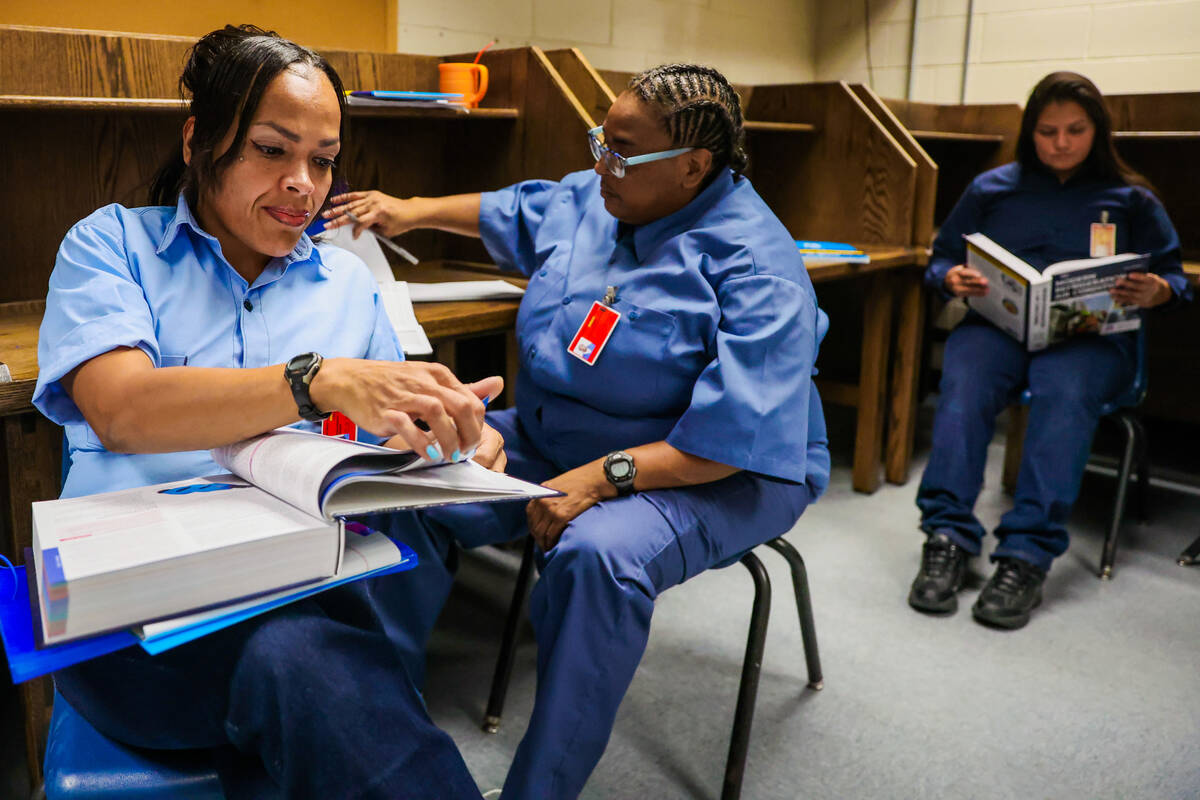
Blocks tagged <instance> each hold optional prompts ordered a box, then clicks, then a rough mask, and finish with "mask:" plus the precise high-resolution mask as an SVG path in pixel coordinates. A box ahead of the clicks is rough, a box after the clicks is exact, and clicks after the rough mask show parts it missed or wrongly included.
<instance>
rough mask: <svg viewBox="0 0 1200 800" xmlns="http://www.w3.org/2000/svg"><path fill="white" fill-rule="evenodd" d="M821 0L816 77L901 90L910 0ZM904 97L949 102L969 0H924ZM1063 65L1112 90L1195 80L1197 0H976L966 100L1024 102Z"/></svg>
mask: <svg viewBox="0 0 1200 800" xmlns="http://www.w3.org/2000/svg"><path fill="white" fill-rule="evenodd" d="M866 5H867V6H868V7H869V14H870V28H869V34H870V41H871V59H870V60H871V69H870V74H869V75H868V68H867V49H866V40H867V32H868V28H867V27H866V26H865V25H864V18H865V17H866V13H864V3H863V2H861V0H819V8H818V14H817V16H818V20H817V25H818V37H817V46H816V60H815V74H816V78H817V80H834V79H844V80H850V81H861V82H865V83H870V84H871V85H872V86H873V87H874V88H875V90H876V92H878V93H879V94H881V95H883V96H884V97H904V91H905V86H906V75H907V64H908V49H909V30H910V24H911V21H912V8H913V0H869V2H868V3H867V4H866ZM920 5H921V13H920V17H919V18H918V20H917V48H916V58H915V64H914V71H915V78H916V80H915V84H914V87H913V88H914V92H913V96H912V98H911V99H913V100H924V101H930V102H938V103H956V102H958V100H959V91H960V88H961V77H962V71H963V70H962V63H963V54H964V35H965V32H966V29H967V0H921V4H920ZM1059 69H1069V70H1073V71H1075V72H1081V73H1083V74H1084V75H1087V76H1088V77H1089V78H1091V79H1092V80H1093V81H1095V83H1096V85H1097V86H1099V87H1100V90H1101V91H1102V92H1105V93H1109V94H1125V93H1136V92H1172V91H1197V90H1200V0H1132V1H1131V0H975V2H974V8H973V13H972V20H971V55H970V61H969V64H968V70H967V92H966V100H967V102H977V103H978V102H1018V103H1024V101H1025V99H1026V97H1027V96H1028V94H1029V90H1030V89H1032V88H1033V85H1034V84H1035V83H1037V81H1038V79H1040V78H1041V77H1042V76H1043V75H1045V74H1046V73H1048V72H1053V71H1055V70H1059Z"/></svg>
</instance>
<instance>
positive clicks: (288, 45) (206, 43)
mask: <svg viewBox="0 0 1200 800" xmlns="http://www.w3.org/2000/svg"><path fill="white" fill-rule="evenodd" d="M293 64H302V65H304V66H307V67H312V68H313V69H319V70H321V71H322V72H324V73H325V75H326V76H327V77H328V78H329V82H330V83H331V84H333V90H334V92H336V93H337V99H338V107H339V108H340V110H341V121H340V123H339V130H338V132H339V135H340V137H341V138H342V139H343V140H344V139H345V125H346V100H345V92H344V91H343V90H342V79H341V78H340V77H338V74H337V71H336V70H334V68H333V67H332V66H330V64H329V62H328V61H326V60H325V58H324V57H323V56H321V55H320V54H319V53H317V52H315V51H313V50H309V49H308V48H307V47H301V46H300V45H298V44H296V43H295V42H291V41H288V40H287V39H284V38H282V37H281V36H279V34H277V33H275V32H274V31H267V30H263V29H262V28H259V27H257V26H255V25H226V26H225V27H224V28H221V29H220V30H215V31H213V32H212V33H209V34H206V35H205V36H204V37H202V38H201V39H200V41H198V42H196V44H195V45H193V46H192V48H191V50H189V51H188V58H187V64H186V65H185V66H184V68H183V74H182V75H181V76H180V78H179V93H180V96H181V97H183V98H184V99H190V104H189V106H188V114H189V115H190V116H193V117H195V118H196V123H195V127H194V128H193V131H192V158H191V163H190V164H187V163H185V162H184V160H183V153H182V152H181V148H180V147H179V146H178V145H176V147H175V152H174V154H173V155H172V156H171V157H170V158H169V159H168V160H167V162H166V163H165V164H163V165H162V167H160V168H159V170H158V173H157V174H156V175H155V176H154V181H153V183H151V185H150V203H151V204H152V205H156V206H173V205H175V203H176V201H177V199H178V197H179V194H180V192H183V193H184V194H185V196H186V197H187V200H188V203H189V204H190V205H191V206H192V208H193V209H194V208H195V207H196V201H197V199H198V196H199V190H200V189H201V188H202V187H206V186H211V185H213V184H214V183H215V182H216V181H217V180H218V179H219V178H220V175H221V173H222V172H223V171H224V170H225V169H227V168H228V167H229V165H230V164H232V163H233V162H234V161H235V160H237V157H238V154H239V153H240V152H241V151H242V144H243V142H245V140H246V129H247V128H248V127H249V126H250V122H251V121H252V120H253V119H254V112H255V111H256V110H258V104H259V102H260V101H261V100H262V96H263V92H265V91H266V89H267V86H268V85H270V83H271V81H272V80H274V79H275V76H276V75H278V74H279V73H281V72H283V71H284V70H285V69H287V68H288V67H290V66H292V65H293ZM235 120H236V122H237V130H236V132H235V133H234V136H233V142H232V144H230V146H229V149H228V150H226V151H225V152H224V153H222V154H221V156H220V158H217V159H215V160H214V159H213V150H214V148H216V147H217V145H219V144H220V143H221V140H222V139H224V138H225V135H226V133H228V132H229V129H230V127H231V126H232V125H233V124H234V121H235ZM335 170H336V165H335ZM335 177H336V174H335Z"/></svg>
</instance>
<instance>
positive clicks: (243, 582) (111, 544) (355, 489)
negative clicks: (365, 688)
mask: <svg viewBox="0 0 1200 800" xmlns="http://www.w3.org/2000/svg"><path fill="white" fill-rule="evenodd" d="M213 457H214V459H215V460H216V461H217V463H218V464H220V465H221V466H222V467H224V468H225V469H228V470H229V471H230V474H228V475H222V476H210V477H205V478H196V479H191V480H184V481H174V482H171V483H166V484H158V485H155V486H148V487H139V488H135V489H126V490H122V491H118V492H108V493H104V494H98V495H89V496H85V497H77V498H69V499H62V500H50V501H44V502H40V503H34V504H33V525H34V528H33V530H34V537H33V557H32V560H31V562H28V563H27V566H28V564H29V563H31V564H32V565H33V567H34V573H33V574H32V575H30V576H27V577H28V580H29V581H30V582H31V583H32V589H31V595H32V598H33V602H32V607H33V609H34V613H35V615H36V622H37V623H38V627H39V628H40V631H41V636H40V642H39V643H40V644H44V645H54V644H57V643H61V642H71V641H73V640H76V639H80V638H83V637H88V636H91V635H95V634H98V633H103V632H107V631H114V630H117V631H120V630H125V629H128V628H130V627H132V626H141V629H140V632H141V633H142V634H143V635H144V636H146V637H147V638H154V637H160V636H163V635H166V634H175V633H177V632H178V631H180V630H188V631H193V630H203V629H204V626H206V625H211V623H212V622H213V621H214V620H218V619H219V620H224V619H225V618H226V617H228V616H229V615H230V614H234V613H242V612H244V611H247V610H253V609H257V608H258V607H260V606H261V605H262V604H263V603H265V602H275V601H278V600H281V599H283V600H286V599H287V598H293V599H294V596H295V595H296V594H297V592H298V591H299V592H303V591H305V588H304V587H313V586H314V585H318V584H320V583H321V582H324V583H326V584H327V583H329V582H330V581H331V580H335V581H340V582H344V580H346V579H354V578H355V577H362V576H366V575H368V574H376V573H377V572H378V571H379V570H381V569H385V568H387V567H389V566H392V565H394V564H395V563H396V562H398V561H399V560H401V558H400V557H401V556H403V555H404V552H403V548H398V547H396V546H395V545H394V544H392V543H391V541H390V540H388V539H386V537H382V534H379V535H378V537H382V539H380V538H378V537H377V538H375V539H374V540H361V539H359V538H357V535H348V534H347V525H348V523H346V522H345V518H346V517H348V516H353V515H359V514H367V513H373V512H385V511H393V510H400V509H415V508H428V507H432V506H440V505H450V504H459V503H477V502H499V501H506V500H507V501H516V500H528V499H531V498H536V497H548V496H552V495H555V494H558V493H557V492H555V491H553V490H550V489H546V488H544V487H541V486H536V485H533V484H529V483H526V482H524V481H520V480H517V479H516V478H512V477H510V476H508V475H504V474H501V473H496V472H492V471H490V470H487V469H485V468H484V467H482V466H480V465H479V464H476V463H475V462H473V461H469V460H467V461H462V462H458V463H440V464H436V465H431V464H430V463H429V462H428V461H426V460H424V459H421V458H418V457H417V456H416V454H414V453H412V452H411V451H398V450H394V449H390V448H386V447H380V446H376V445H370V444H365V443H362V442H351V441H347V440H344V439H338V438H331V437H326V436H321V435H318V434H312V433H308V432H306V431H300V430H296V429H290V428H285V429H280V430H278V431H273V432H271V433H268V434H264V435H262V436H258V437H255V438H253V439H249V440H247V441H245V442H239V443H237V444H233V445H229V446H226V447H222V448H218V449H216V450H214V451H213ZM350 562H354V563H350ZM214 576H219V577H218V578H214ZM289 587H299V588H298V589H293V588H289ZM321 588H325V587H324V586H322V587H321ZM280 590H284V591H282V592H280ZM272 592H275V593H277V594H276V595H275V596H272V597H263V595H264V593H272ZM246 598H256V600H253V601H250V602H249V603H248V604H246V603H245V599H246ZM234 601H242V602H243V605H242V606H241V607H240V608H233V607H231V606H229V604H230V603H231V602H234ZM211 608H216V609H217V611H216V613H214V612H211V611H209V612H207V615H205V614H201V615H200V616H196V617H192V618H190V619H186V620H180V619H177V617H178V616H179V615H181V614H185V613H189V614H190V613H192V612H196V611H198V610H199V611H203V610H205V609H211ZM164 618H168V619H172V618H173V619H172V621H171V622H170V623H167V624H163V623H155V624H147V623H151V622H154V621H157V620H162V619H164ZM242 618H244V617H242ZM234 621H237V620H234ZM224 624H231V623H230V622H225V623H224ZM219 627H223V625H220V626H219ZM213 629H214V630H215V629H217V628H213ZM197 635H199V634H197ZM192 638H194V637H192ZM6 640H7V631H6ZM185 640H186V639H185ZM148 649H149V648H148ZM9 655H10V660H11V656H12V654H11V653H10V654H9Z"/></svg>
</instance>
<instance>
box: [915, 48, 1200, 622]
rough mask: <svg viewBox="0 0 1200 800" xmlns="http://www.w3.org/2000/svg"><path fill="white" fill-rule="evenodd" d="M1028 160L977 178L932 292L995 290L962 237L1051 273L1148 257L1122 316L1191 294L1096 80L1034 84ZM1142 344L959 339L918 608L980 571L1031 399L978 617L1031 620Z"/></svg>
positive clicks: (1170, 235) (921, 501)
mask: <svg viewBox="0 0 1200 800" xmlns="http://www.w3.org/2000/svg"><path fill="white" fill-rule="evenodd" d="M1017 156H1018V160H1017V161H1016V162H1015V163H1012V164H1007V165H1005V166H1002V167H998V168H996V169H993V170H991V171H989V172H985V173H983V174H982V175H980V176H979V177H977V178H976V179H975V180H974V181H973V182H972V183H971V185H970V186H969V187H968V188H967V191H966V192H965V193H964V194H963V196H962V198H961V199H960V200H959V201H958V204H957V205H955V207H954V209H953V211H951V212H950V215H949V216H948V217H947V218H946V221H945V223H944V224H943V225H942V228H941V231H940V232H939V234H938V237H937V239H936V241H935V242H934V244H933V257H932V258H931V260H930V263H929V267H928V269H927V270H926V273H925V280H926V282H927V283H928V284H929V285H930V286H931V287H933V288H935V289H937V290H938V291H940V292H941V293H942V294H943V296H945V297H948V298H949V297H970V296H973V295H983V294H986V293H987V291H988V288H989V287H988V283H987V279H986V278H985V277H984V276H983V275H981V274H980V273H979V272H978V271H977V270H975V269H972V268H970V267H968V266H966V265H965V264H964V263H963V262H964V259H965V254H966V245H965V243H964V241H963V236H964V235H966V234H972V233H976V232H981V233H983V234H985V235H986V236H988V237H990V238H991V239H992V240H994V241H995V242H996V243H998V244H999V245H1001V246H1002V247H1004V248H1007V249H1008V250H1009V251H1011V252H1012V253H1013V254H1015V255H1016V256H1018V257H1019V258H1021V259H1023V260H1025V261H1026V262H1027V263H1029V264H1030V265H1031V266H1033V267H1034V268H1036V269H1038V270H1042V269H1044V268H1045V267H1046V266H1048V265H1049V264H1052V263H1054V262H1058V261H1064V260H1068V259H1078V258H1088V257H1092V256H1102V255H1112V254H1114V253H1127V252H1133V253H1145V254H1149V256H1150V270H1149V271H1147V272H1133V273H1130V274H1128V275H1126V276H1124V277H1122V278H1119V279H1118V281H1117V284H1116V286H1115V287H1114V288H1113V289H1112V290H1111V294H1112V300H1113V302H1114V303H1116V304H1120V305H1125V306H1137V307H1140V308H1146V309H1148V308H1156V307H1161V306H1165V305H1168V304H1172V303H1176V302H1179V301H1181V300H1182V299H1186V298H1187V297H1188V296H1189V290H1188V287H1187V281H1186V279H1185V277H1184V275H1183V271H1182V267H1181V263H1180V250H1179V237H1178V236H1177V235H1176V233H1175V229H1174V228H1173V227H1172V226H1171V222H1170V220H1169V219H1168V218H1167V214H1166V211H1165V210H1164V209H1163V207H1162V204H1161V203H1160V202H1159V201H1158V199H1157V198H1156V197H1155V196H1154V193H1153V192H1152V191H1151V189H1150V187H1149V185H1148V184H1147V182H1146V180H1145V179H1144V178H1142V177H1141V176H1140V175H1138V174H1137V173H1136V172H1134V171H1133V170H1132V169H1130V167H1129V166H1128V165H1127V164H1125V162H1124V161H1122V160H1121V157H1120V156H1119V155H1118V154H1117V151H1116V149H1115V147H1114V145H1113V135H1112V119H1111V117H1110V115H1109V112H1108V109H1107V107H1106V106H1105V103H1104V99H1103V98H1102V97H1101V95H1100V92H1099V90H1098V89H1097V88H1096V87H1095V86H1094V85H1093V84H1092V82H1091V81H1089V80H1088V79H1087V78H1085V77H1083V76H1082V75H1077V74H1075V73H1072V72H1055V73H1052V74H1050V75H1047V76H1046V77H1045V78H1043V79H1042V80H1041V82H1039V83H1038V85H1037V86H1036V87H1034V89H1033V92H1032V94H1031V95H1030V97H1029V102H1028V104H1027V105H1026V106H1025V112H1024V116H1023V118H1022V120H1021V131H1020V135H1019V138H1018V141H1017ZM1137 335H1140V334H1133V333H1116V334H1111V335H1107V336H1080V337H1077V338H1073V339H1070V340H1068V341H1066V342H1063V343H1061V344H1058V345H1053V346H1051V347H1050V348H1048V349H1046V350H1040V351H1037V352H1034V353H1029V352H1026V350H1025V347H1024V345H1023V344H1021V343H1019V342H1017V341H1015V340H1014V339H1012V338H1011V337H1009V336H1008V335H1007V334H1006V333H1003V332H1001V331H1000V329H999V328H997V327H995V326H994V325H992V324H991V323H990V322H988V321H987V320H985V319H984V318H983V317H982V316H980V315H978V314H976V313H975V312H969V313H968V314H967V317H966V318H965V319H964V320H963V322H962V324H960V325H959V326H958V327H957V328H955V329H954V331H953V332H952V333H951V334H950V337H949V339H948V340H947V342H946V351H945V358H944V361H943V367H942V382H941V386H940V397H939V400H938V407H937V413H936V416H935V417H934V427H933V449H932V450H931V452H930V455H929V462H928V464H927V465H926V467H925V473H924V476H923V477H922V480H921V485H920V488H919V489H918V490H917V505H918V506H919V507H920V509H921V529H922V530H923V531H924V532H925V533H926V534H927V540H926V542H925V545H924V549H923V551H922V552H923V555H922V561H921V567H920V571H919V572H918V574H917V577H916V579H915V580H914V581H913V584H912V589H911V591H910V593H909V597H908V602H909V603H910V604H911V605H912V606H913V607H914V608H916V609H917V610H919V611H924V612H929V613H950V612H953V611H954V610H955V609H956V608H957V604H958V600H957V593H958V591H959V590H960V589H961V588H962V585H963V578H964V575H965V574H966V568H967V567H966V565H967V560H968V558H969V557H971V556H976V555H979V553H980V552H981V548H982V540H983V536H984V529H983V526H982V525H980V523H979V520H978V519H976V518H975V515H974V513H973V508H974V505H975V500H976V498H977V497H978V495H979V491H980V487H981V485H982V483H983V470H984V461H985V459H986V456H987V447H988V443H989V442H991V440H992V433H993V430H994V427H995V421H996V416H997V415H998V414H999V413H1000V411H1002V410H1003V409H1004V408H1005V407H1007V406H1008V405H1009V404H1010V403H1012V402H1014V401H1015V400H1016V398H1017V396H1018V395H1019V394H1020V392H1021V391H1023V390H1024V389H1025V388H1026V387H1028V388H1029V390H1030V393H1031V395H1032V401H1031V403H1030V407H1029V424H1028V427H1027V429H1026V433H1025V443H1024V448H1023V450H1022V455H1021V467H1020V473H1019V476H1018V478H1017V487H1016V498H1015V502H1014V506H1013V508H1012V510H1011V511H1009V512H1008V513H1007V514H1005V515H1004V517H1003V518H1002V519H1001V520H1000V524H999V526H998V527H997V528H996V531H995V533H996V537H997V539H999V543H998V544H997V546H996V548H995V550H994V551H993V552H992V554H991V560H992V561H993V562H995V563H996V569H995V572H994V573H993V575H992V577H991V579H990V580H989V581H988V582H987V584H986V585H985V586H984V588H983V591H982V592H981V593H980V595H979V598H978V600H977V601H976V603H975V605H974V607H973V609H972V611H973V614H974V616H975V618H976V619H978V620H980V621H981V622H983V623H985V624H989V625H994V626H999V627H1003V628H1019V627H1021V626H1023V625H1024V624H1025V623H1026V622H1027V621H1028V620H1029V614H1030V610H1031V609H1032V608H1033V607H1034V606H1036V605H1037V604H1038V603H1039V602H1040V601H1041V588H1042V583H1043V581H1044V579H1045V576H1046V572H1047V570H1049V569H1050V565H1051V563H1052V562H1053V560H1054V559H1055V557H1057V556H1059V555H1062V553H1063V552H1064V551H1065V550H1066V549H1067V542H1068V536H1067V530H1066V522H1067V518H1068V516H1069V515H1070V511H1071V506H1072V505H1073V504H1074V502H1075V498H1076V497H1077V496H1078V493H1079V485H1080V481H1081V480H1082V478H1083V470H1084V466H1085V464H1086V462H1087V458H1088V452H1089V450H1090V449H1091V440H1092V435H1093V433H1094V432H1095V429H1096V425H1097V423H1098V421H1099V409H1100V407H1101V406H1102V405H1103V404H1104V403H1105V402H1107V401H1110V400H1113V399H1115V398H1116V397H1117V396H1118V395H1120V394H1121V393H1122V392H1123V391H1125V390H1126V388H1127V387H1128V386H1129V385H1130V382H1131V381H1132V380H1133V378H1134V369H1135V347H1136V341H1135V337H1136V336H1137Z"/></svg>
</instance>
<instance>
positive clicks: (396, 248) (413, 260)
mask: <svg viewBox="0 0 1200 800" xmlns="http://www.w3.org/2000/svg"><path fill="white" fill-rule="evenodd" d="M345 214H346V216H347V217H349V218H350V221H351V222H353V223H356V224H361V223H362V220H360V219H359V218H358V217H356V216H354V212H353V211H347V212H345ZM366 230H367V233H369V234H371V235H372V236H374V237H375V238H376V239H378V240H379V241H380V243H382V244H383V246H384V247H387V248H388V249H390V250H391V251H392V252H393V253H396V254H397V255H399V256H400V257H401V258H403V259H404V260H405V261H407V262H408V263H410V264H413V265H416V264H420V263H421V262H420V261H418V260H417V257H416V256H414V255H413V254H412V253H410V252H408V251H407V250H405V249H404V248H403V247H401V246H400V245H398V244H396V243H395V242H393V241H392V240H391V239H389V238H388V237H386V236H384V235H383V234H382V233H379V232H378V231H376V230H372V229H371V228H367V229H366Z"/></svg>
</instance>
